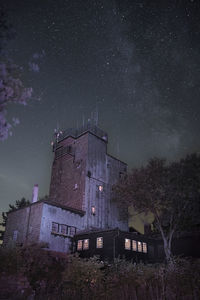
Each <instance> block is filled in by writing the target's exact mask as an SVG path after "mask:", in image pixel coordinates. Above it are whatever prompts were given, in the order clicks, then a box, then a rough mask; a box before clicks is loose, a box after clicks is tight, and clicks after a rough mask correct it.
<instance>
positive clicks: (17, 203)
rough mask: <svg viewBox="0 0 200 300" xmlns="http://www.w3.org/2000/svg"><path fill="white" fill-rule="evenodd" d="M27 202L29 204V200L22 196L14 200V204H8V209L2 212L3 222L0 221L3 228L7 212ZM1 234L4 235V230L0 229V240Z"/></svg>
mask: <svg viewBox="0 0 200 300" xmlns="http://www.w3.org/2000/svg"><path fill="white" fill-rule="evenodd" d="M29 204H30V202H29V200H26V199H25V198H22V199H21V200H16V201H15V204H14V205H12V204H9V210H8V211H7V212H2V218H3V222H2V223H0V225H1V226H3V227H4V228H5V227H6V222H7V219H8V213H9V212H11V211H15V210H17V209H20V208H23V207H26V206H28V205H29ZM3 236H4V230H0V240H2V241H3Z"/></svg>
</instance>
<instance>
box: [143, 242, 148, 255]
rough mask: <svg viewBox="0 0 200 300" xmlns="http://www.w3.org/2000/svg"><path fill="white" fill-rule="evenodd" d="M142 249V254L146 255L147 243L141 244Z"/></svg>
mask: <svg viewBox="0 0 200 300" xmlns="http://www.w3.org/2000/svg"><path fill="white" fill-rule="evenodd" d="M142 249H143V252H144V253H147V243H142Z"/></svg>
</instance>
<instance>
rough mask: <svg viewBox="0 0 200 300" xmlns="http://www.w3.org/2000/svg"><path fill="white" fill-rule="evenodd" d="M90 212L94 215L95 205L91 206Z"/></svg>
mask: <svg viewBox="0 0 200 300" xmlns="http://www.w3.org/2000/svg"><path fill="white" fill-rule="evenodd" d="M91 212H92V215H95V213H96V209H95V206H92V209H91Z"/></svg>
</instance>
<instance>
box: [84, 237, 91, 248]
mask: <svg viewBox="0 0 200 300" xmlns="http://www.w3.org/2000/svg"><path fill="white" fill-rule="evenodd" d="M86 241H87V242H86ZM86 245H87V246H86ZM89 246H90V241H89V239H84V240H83V250H88V249H89Z"/></svg>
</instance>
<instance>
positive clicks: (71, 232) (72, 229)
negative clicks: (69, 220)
mask: <svg viewBox="0 0 200 300" xmlns="http://www.w3.org/2000/svg"><path fill="white" fill-rule="evenodd" d="M69 234H70V235H75V234H76V227H70V229H69Z"/></svg>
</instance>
